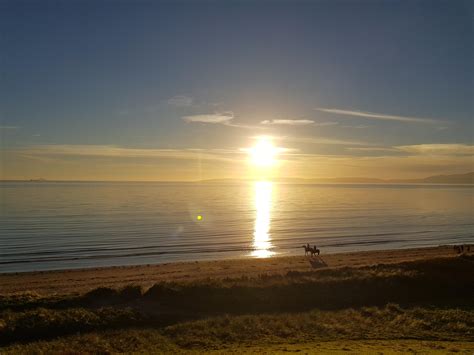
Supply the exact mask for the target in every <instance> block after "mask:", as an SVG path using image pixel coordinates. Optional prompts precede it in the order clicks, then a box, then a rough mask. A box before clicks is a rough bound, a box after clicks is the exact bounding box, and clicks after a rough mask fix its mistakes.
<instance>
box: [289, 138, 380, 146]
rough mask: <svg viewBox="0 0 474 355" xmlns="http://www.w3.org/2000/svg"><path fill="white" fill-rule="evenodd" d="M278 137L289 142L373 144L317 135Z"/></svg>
mask: <svg viewBox="0 0 474 355" xmlns="http://www.w3.org/2000/svg"><path fill="white" fill-rule="evenodd" d="M280 139H283V140H286V141H289V142H299V143H310V144H329V145H364V146H370V145H373V143H369V142H363V141H355V140H346V139H336V138H324V137H319V138H318V137H281V138H280Z"/></svg>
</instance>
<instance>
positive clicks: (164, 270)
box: [0, 246, 474, 295]
mask: <svg viewBox="0 0 474 355" xmlns="http://www.w3.org/2000/svg"><path fill="white" fill-rule="evenodd" d="M471 250H473V251H474V247H473V246H471ZM301 252H302V254H303V253H304V251H303V249H301ZM457 255H458V254H457V252H456V251H455V250H454V249H453V247H452V246H440V247H433V248H417V249H401V250H379V251H365V252H353V253H340V254H327V255H324V254H323V255H321V258H322V259H323V260H324V262H325V263H326V264H327V266H328V267H345V266H348V267H360V266H367V265H376V264H393V263H400V262H405V261H412V260H420V259H431V258H438V257H455V256H457ZM312 268H313V266H312V265H311V263H310V258H309V257H305V256H289V257H274V258H267V259H233V260H216V261H199V262H180V263H169V264H156V265H138V266H117V267H106V268H91V269H73V270H61V271H42V272H25V273H8V274H0V294H3V295H6V294H12V293H18V292H25V291H33V292H37V293H39V294H41V295H53V294H58V295H61V294H77V293H84V292H87V291H89V290H91V289H94V288H97V287H115V288H119V287H122V286H125V285H130V284H135V285H142V286H144V287H150V286H152V285H153V284H155V283H156V282H159V281H175V282H189V281H199V280H203V279H208V278H211V279H219V278H226V277H230V278H233V277H240V276H243V275H246V276H248V277H252V276H257V275H260V274H286V273H287V272H288V271H290V270H294V271H309V270H312Z"/></svg>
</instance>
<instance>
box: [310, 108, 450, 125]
mask: <svg viewBox="0 0 474 355" xmlns="http://www.w3.org/2000/svg"><path fill="white" fill-rule="evenodd" d="M315 110H317V111H320V112H325V113H330V114H335V115H340V116H352V117H362V118H367V119H372V120H382V121H398V122H405V123H425V124H438V123H440V122H442V121H440V120H435V119H431V118H422V117H411V116H396V115H386V114H383V113H374V112H364V111H351V110H341V109H337V108H321V107H318V108H316V109H315Z"/></svg>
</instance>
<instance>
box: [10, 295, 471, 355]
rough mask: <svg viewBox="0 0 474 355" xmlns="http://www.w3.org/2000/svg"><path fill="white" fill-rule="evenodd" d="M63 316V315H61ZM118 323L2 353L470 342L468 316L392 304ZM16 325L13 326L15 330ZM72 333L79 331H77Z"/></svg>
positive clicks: (458, 311) (462, 312)
mask: <svg viewBox="0 0 474 355" xmlns="http://www.w3.org/2000/svg"><path fill="white" fill-rule="evenodd" d="M99 314H100V313H99ZM100 315H102V314H100ZM25 316H26V315H25ZM55 316H57V314H51V315H49V317H48V315H47V314H44V315H43V317H45V318H48V319H50V321H51V322H53V323H54V322H55V321H57V320H58V318H55ZM64 316H66V315H64V314H63V317H64ZM67 316H69V317H71V318H72V319H75V321H74V322H78V323H77V324H87V323H89V322H90V321H91V320H94V319H95V318H94V317H91V316H90V315H89V316H84V315H82V316H81V317H78V316H77V313H75V312H73V313H72V314H71V313H67ZM74 317H75V318H74ZM78 319H81V320H78ZM53 320H54V321H53ZM121 320H122V318H118V319H115V320H114V318H113V317H108V318H106V320H105V321H97V320H96V322H99V323H101V324H104V322H106V321H108V322H112V324H113V325H114V326H117V328H118V329H115V330H106V331H104V330H96V331H90V332H86V333H85V334H82V335H73V336H67V337H61V338H59V339H54V340H50V341H45V340H43V341H36V342H30V343H23V344H18V343H17V344H11V345H10V346H7V347H5V348H4V349H3V351H4V352H5V353H15V352H24V353H30V352H41V351H42V352H53V351H54V352H56V351H57V352H60V351H64V349H68V351H71V352H74V351H78V352H133V351H143V352H152V351H154V352H180V351H185V350H195V351H204V350H205V351H211V350H224V349H228V350H229V351H231V350H237V349H242V348H246V347H250V348H252V347H254V348H256V349H257V348H259V347H260V348H261V349H265V348H271V347H272V346H275V345H277V344H280V345H281V344H321V343H326V342H331V341H333V342H334V341H336V340H337V341H338V342H341V341H343V342H344V341H345V342H350V341H354V340H358V341H362V342H363V341H372V344H373V345H374V344H376V343H377V342H381V341H383V340H384V341H393V340H399V341H407V340H418V341H420V340H425V341H431V342H438V343H439V342H443V341H445V342H446V341H449V342H450V344H451V345H453V344H454V345H456V344H457V345H456V346H457V347H458V348H459V349H464V348H466V346H467V345H466V344H468V343H469V342H473V341H474V333H473V332H472V330H473V329H474V311H472V310H469V311H466V310H461V309H445V310H440V309H425V308H413V309H403V308H401V307H399V306H398V305H395V304H389V305H387V306H385V307H383V308H379V307H363V308H360V309H345V310H338V311H320V310H313V311H310V312H305V313H282V314H272V315H268V314H256V315H242V316H229V315H224V316H219V317H211V318H207V319H203V320H196V321H188V322H182V323H178V324H174V325H170V326H165V327H152V326H143V327H128V328H126V329H121V327H123V326H124V324H123V323H122V322H121ZM131 321H132V319H131ZM74 322H73V323H74ZM60 323H61V324H63V325H66V326H71V324H72V323H71V322H69V323H66V324H65V323H64V321H63V320H62V321H61V322H60ZM132 323H133V321H132ZM21 324H22V323H21V322H20V323H16V325H19V326H21ZM43 324H44V323H43ZM12 326H15V325H12ZM41 329H46V328H44V327H43V328H41ZM53 330H57V328H56V327H53V328H51V331H53ZM77 332H80V330H79V329H77ZM382 343H383V342H382ZM393 344H397V343H395V342H393ZM460 344H464V345H460ZM318 346H319V345H318ZM445 346H446V345H445ZM471 348H472V347H471Z"/></svg>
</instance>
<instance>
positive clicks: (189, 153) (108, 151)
mask: <svg viewBox="0 0 474 355" xmlns="http://www.w3.org/2000/svg"><path fill="white" fill-rule="evenodd" d="M11 152H13V153H16V154H19V155H21V156H24V157H27V158H30V159H35V158H63V157H65V158H66V157H87V158H150V159H154V158H172V159H204V160H220V161H235V160H236V159H237V158H238V156H239V155H241V152H240V151H239V150H238V149H196V148H187V149H154V148H148V149H144V148H126V147H120V146H115V145H82V144H77V145H76V144H45V145H34V146H29V147H25V148H20V149H15V150H13V151H11Z"/></svg>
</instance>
